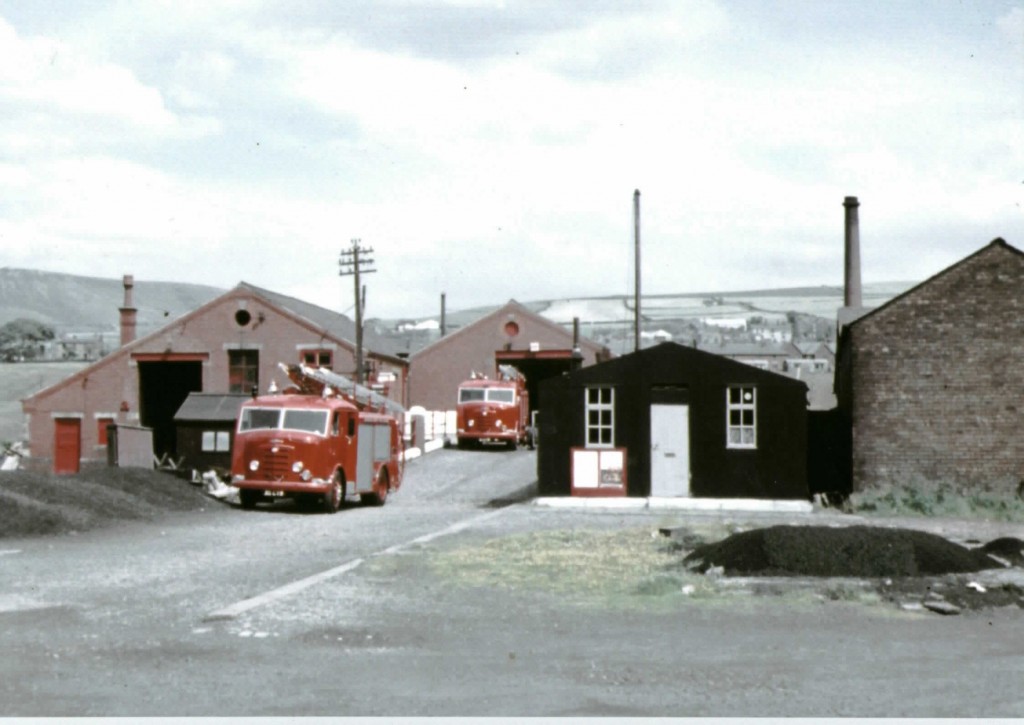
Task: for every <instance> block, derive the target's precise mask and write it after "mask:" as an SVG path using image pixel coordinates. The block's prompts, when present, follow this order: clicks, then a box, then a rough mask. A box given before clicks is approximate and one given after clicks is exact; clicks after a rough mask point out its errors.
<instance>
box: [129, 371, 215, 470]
mask: <svg viewBox="0 0 1024 725" xmlns="http://www.w3.org/2000/svg"><path fill="white" fill-rule="evenodd" d="M138 364H139V422H140V423H141V425H143V426H145V427H147V428H152V429H153V453H154V454H155V455H156V456H157V458H162V457H163V456H165V455H169V456H176V455H177V450H176V448H177V438H176V435H175V429H174V414H175V413H177V412H178V408H180V407H181V404H182V403H184V402H185V398H187V397H188V394H189V393H193V392H195V393H199V392H202V390H203V363H202V362H201V361H199V360H171V361H167V360H161V361H139V363H138Z"/></svg>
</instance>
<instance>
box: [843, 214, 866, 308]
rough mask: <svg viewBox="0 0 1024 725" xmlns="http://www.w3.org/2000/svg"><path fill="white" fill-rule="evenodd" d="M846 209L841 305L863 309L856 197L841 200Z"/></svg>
mask: <svg viewBox="0 0 1024 725" xmlns="http://www.w3.org/2000/svg"><path fill="white" fill-rule="evenodd" d="M843 206H844V207H846V225H845V229H846V235H845V236H846V265H845V276H844V278H843V284H844V287H843V305H844V306H846V307H863V306H864V302H863V295H862V293H861V284H860V219H859V217H858V214H857V207H859V206H860V202H859V201H857V197H855V196H848V197H846V198H845V199H844V200H843Z"/></svg>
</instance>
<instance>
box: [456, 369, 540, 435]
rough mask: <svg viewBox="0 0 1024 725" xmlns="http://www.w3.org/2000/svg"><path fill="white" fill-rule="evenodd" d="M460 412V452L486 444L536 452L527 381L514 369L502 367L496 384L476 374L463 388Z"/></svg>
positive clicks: (459, 406)
mask: <svg viewBox="0 0 1024 725" xmlns="http://www.w3.org/2000/svg"><path fill="white" fill-rule="evenodd" d="M456 412H457V419H456V425H457V430H458V443H459V447H460V448H466V447H468V446H469V445H471V444H473V443H484V442H500V443H504V444H505V445H506V446H508V447H509V448H511V449H515V447H516V446H517V445H519V444H525V445H528V446H530V448H533V428H531V427H530V397H529V395H528V394H527V392H526V378H525V377H524V376H523V374H522V373H521V372H519V371H518V370H516V369H515V368H514V367H512V366H511V365H501V366H499V368H498V378H497V379H496V380H490V379H488V378H486V377H483V376H480V375H477V374H476V373H474V374H473V375H472V377H471V378H470V379H469V380H466V381H465V382H463V383H462V384H460V385H459V402H458V406H457V408H456Z"/></svg>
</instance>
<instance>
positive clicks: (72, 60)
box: [0, 18, 211, 136]
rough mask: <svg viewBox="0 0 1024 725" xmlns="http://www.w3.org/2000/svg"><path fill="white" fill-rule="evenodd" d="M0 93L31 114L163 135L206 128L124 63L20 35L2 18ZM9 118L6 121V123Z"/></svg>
mask: <svg viewBox="0 0 1024 725" xmlns="http://www.w3.org/2000/svg"><path fill="white" fill-rule="evenodd" d="M0 97H3V98H5V99H7V100H8V101H13V102H14V103H17V104H19V105H21V106H22V107H23V108H25V109H31V110H30V113H31V114H47V115H50V116H59V115H70V116H72V117H75V118H77V119H78V123H83V122H88V119H90V118H93V119H99V120H107V121H115V122H118V123H120V124H123V125H125V126H128V127H130V128H134V129H136V130H137V131H144V132H146V133H154V134H157V135H161V136H166V135H184V136H192V135H197V134H203V133H207V132H208V131H209V130H210V128H211V126H210V124H209V122H205V121H203V120H201V119H181V118H179V117H178V116H176V115H175V114H174V113H172V112H171V111H169V110H168V108H167V106H166V104H165V102H164V99H163V96H162V94H161V93H160V91H159V90H157V89H156V88H154V87H152V86H149V85H146V84H144V83H142V82H140V81H139V79H138V78H137V77H136V76H135V74H134V73H133V72H132V71H131V70H130V69H127V68H124V67H122V66H119V65H116V64H114V63H110V62H106V61H102V60H97V59H95V58H91V57H89V56H88V55H87V54H84V53H82V52H80V51H79V50H78V49H77V48H75V47H74V46H72V45H69V44H68V43H65V42H62V41H61V40H59V39H57V38H50V37H44V36H34V37H28V38H22V37H20V36H19V35H18V33H17V31H16V30H15V28H14V27H13V26H12V25H11V24H10V23H8V22H6V21H5V20H4V19H3V18H0ZM10 123H11V119H8V120H7V123H5V124H4V125H8V124H10Z"/></svg>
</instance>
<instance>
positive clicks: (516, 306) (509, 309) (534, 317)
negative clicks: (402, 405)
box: [412, 299, 611, 360]
mask: <svg viewBox="0 0 1024 725" xmlns="http://www.w3.org/2000/svg"><path fill="white" fill-rule="evenodd" d="M509 313H515V314H516V315H518V316H521V317H524V318H526V319H528V320H529V321H530V322H531V323H532V324H535V325H538V326H540V327H544V328H547V329H548V330H550V331H551V332H552V333H554V334H556V335H560V336H565V337H568V338H569V341H570V342H569V344H571V341H572V332H570V331H569V330H566V329H565V327H563V326H562V325H560V324H558V323H557V322H552V321H551V320H549V319H548V318H546V317H544V316H542V315H538V314H537V313H536V312H534V311H533V310H531V309H530V308H528V307H526V306H525V305H523V304H521V303H519V302H516V301H515V300H514V299H511V300H509V301H508V302H506V303H505V304H504V305H503V306H501V307H499V308H498V309H496V310H494V311H493V312H490V313H488V314H486V315H484V316H483V317H481V318H479V319H477V320H476V321H475V322H471V323H469V324H468V325H464V326H463V327H460V328H459V329H458V330H455V331H454V332H452V333H451V334H449V335H445V336H444V337H442V338H440V339H438V340H435V341H434V342H432V343H430V344H429V345H427V346H426V347H424V348H422V349H420V350H417V351H416V352H415V353H414V354H413V355H412V359H413V360H415V359H416V357H418V356H419V355H422V354H424V353H426V352H428V351H431V350H433V349H434V348H436V347H438V346H440V345H441V344H442V343H448V342H449V341H451V340H452V339H454V338H457V337H458V336H460V335H466V334H468V333H470V332H472V331H474V330H477V329H479V328H481V327H483V326H485V325H489V324H491V323H492V322H493V321H495V320H498V319H500V318H502V317H505V316H507V315H508V314H509ZM579 343H580V347H586V348H589V349H590V350H592V351H593V352H594V353H595V354H598V355H601V354H604V355H607V356H610V355H611V353H610V352H609V351H608V348H606V347H605V346H604V345H601V344H599V343H597V342H594V341H593V340H591V339H590V338H587V337H583V336H582V335H580V338H579ZM567 347H568V345H567Z"/></svg>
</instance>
